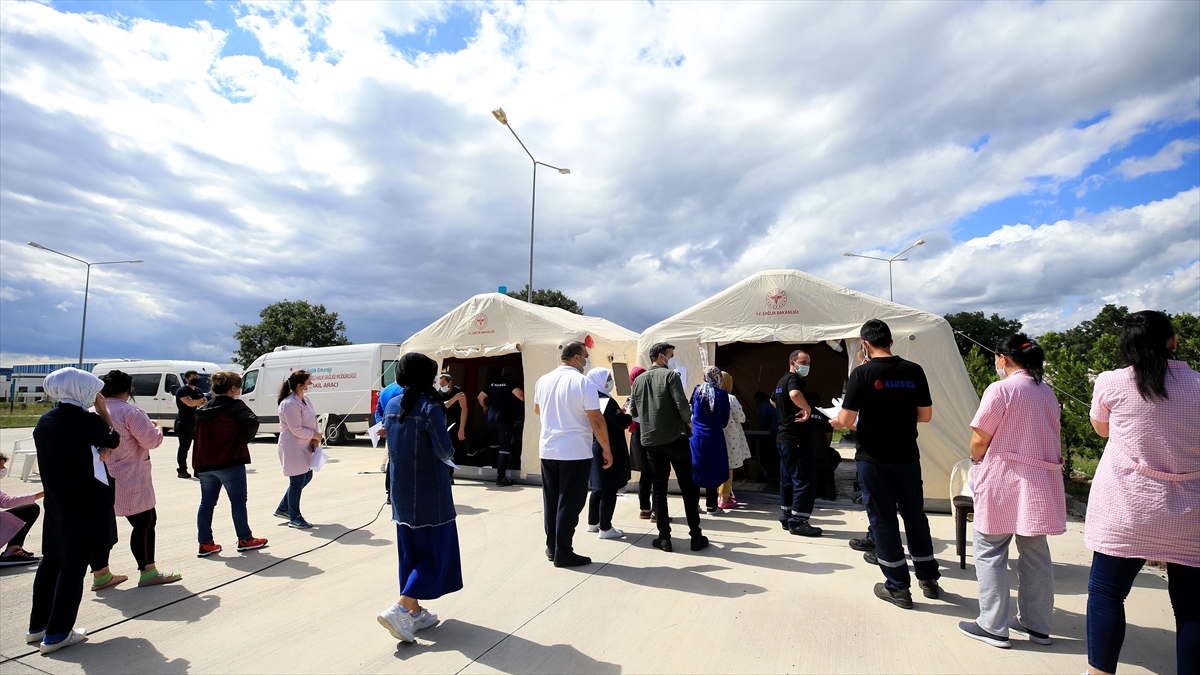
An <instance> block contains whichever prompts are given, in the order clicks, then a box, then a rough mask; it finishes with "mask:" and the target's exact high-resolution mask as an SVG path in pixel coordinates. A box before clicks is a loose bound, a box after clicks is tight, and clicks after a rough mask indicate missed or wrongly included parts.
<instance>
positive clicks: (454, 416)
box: [442, 385, 491, 429]
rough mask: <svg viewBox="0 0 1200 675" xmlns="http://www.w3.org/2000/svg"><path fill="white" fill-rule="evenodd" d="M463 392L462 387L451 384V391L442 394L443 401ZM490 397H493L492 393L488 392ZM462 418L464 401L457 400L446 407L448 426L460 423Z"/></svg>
mask: <svg viewBox="0 0 1200 675" xmlns="http://www.w3.org/2000/svg"><path fill="white" fill-rule="evenodd" d="M461 393H462V387H455V386H454V385H450V391H448V392H446V393H444V394H442V401H443V402H445V401H449V400H450V399H452V398H454V397H455V396H458V395H459V394H461ZM488 399H489V400H490V399H491V394H488ZM461 418H462V403H460V402H458V401H455V402H454V405H452V406H450V407H449V408H446V428H447V429H449V428H450V427H452V426H454V425H455V424H458V422H459V420H460V419H461Z"/></svg>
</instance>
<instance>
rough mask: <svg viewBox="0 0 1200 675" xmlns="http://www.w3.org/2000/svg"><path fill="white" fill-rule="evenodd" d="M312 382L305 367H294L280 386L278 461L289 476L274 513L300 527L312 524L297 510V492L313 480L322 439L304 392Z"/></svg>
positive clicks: (314, 414) (310, 404) (314, 411)
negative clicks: (313, 461)
mask: <svg viewBox="0 0 1200 675" xmlns="http://www.w3.org/2000/svg"><path fill="white" fill-rule="evenodd" d="M311 383H312V377H311V376H310V375H309V374H308V371H306V370H297V371H295V372H293V373H292V374H291V375H289V376H288V379H286V380H284V381H283V386H282V387H280V389H279V464H280V465H281V466H283V475H285V476H287V477H288V489H287V492H284V493H283V499H281V500H280V501H279V507H278V508H276V509H275V517H276V518H283V519H284V520H286V521H288V525H290V526H292V527H295V528H298V529H301V530H307V529H308V528H310V527H312V525H310V524H309V523H308V521H307V520H305V519H304V516H303V515H301V514H300V495H301V493H302V492H303V490H304V486H306V485H308V484H309V482H311V481H312V477H313V472H312V460H313V453H314V451H315V450H316V449H317V445H318V444H320V442H321V432H320V431H319V430H318V429H317V411H316V410H314V409H313V404H312V401H310V400H308V397H307V396H305V395H304V394H305V393H306V392H308V386H309V385H310V384H311Z"/></svg>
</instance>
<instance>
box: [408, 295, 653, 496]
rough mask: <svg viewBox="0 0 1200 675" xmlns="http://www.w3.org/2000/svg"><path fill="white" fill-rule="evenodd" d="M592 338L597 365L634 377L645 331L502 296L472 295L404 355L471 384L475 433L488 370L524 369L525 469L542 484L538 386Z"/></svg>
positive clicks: (416, 339) (468, 389)
mask: <svg viewBox="0 0 1200 675" xmlns="http://www.w3.org/2000/svg"><path fill="white" fill-rule="evenodd" d="M589 339H590V341H591V346H590V347H589V350H588V351H589V352H590V358H591V361H592V366H593V367H605V368H613V367H614V365H616V369H615V370H616V371H617V372H623V373H626V375H625V377H626V378H628V374H627V373H628V368H629V367H631V366H632V362H633V359H634V356H635V350H636V349H637V339H638V335H637V333H635V332H633V331H631V330H629V329H627V328H623V327H621V326H618V325H617V324H615V323H613V322H611V321H607V320H605V319H601V318H598V317H592V316H581V315H579V314H572V313H571V312H568V311H566V310H564V309H559V308H557V307H542V306H540V305H531V304H529V303H527V302H525V301H523V300H514V299H512V298H510V297H508V296H507V295H503V294H500V293H482V294H480V295H476V296H474V297H472V298H471V299H469V300H467V301H466V302H464V303H463V304H461V305H459V306H458V307H456V308H454V309H453V310H451V311H450V312H449V313H447V314H446V315H445V316H443V317H442V318H440V319H438V320H437V321H434V322H433V323H431V324H429V326H427V327H425V328H424V329H422V330H421V331H419V332H418V333H416V334H415V335H413V336H412V337H410V338H409V339H407V340H405V341H404V343H403V344H401V346H400V353H401V354H402V355H403V354H407V353H409V352H420V353H422V354H425V355H427V356H429V357H431V358H433V359H435V360H437V361H438V363H439V365H442V366H444V368H443V369H444V370H446V369H448V370H449V371H450V372H451V373H453V374H455V384H456V385H458V386H462V387H464V389H465V390H466V392H467V396H468V398H469V399H470V404H471V418H472V419H471V420H469V422H468V426H470V427H475V428H478V425H480V424H482V415H481V414H480V412H481V411H480V410H479V407H478V405H477V404H476V402H475V394H476V393H477V392H478V390H479V386H478V385H479V384H482V381H483V379H484V378H483V373H481V367H492V368H501V367H504V368H511V369H512V370H514V371H518V372H519V373H520V377H518V381H519V382H521V384H522V389H523V390H524V392H525V424H524V428H523V432H522V435H521V466H520V467H519V471H520V475H521V476H523V477H525V478H531V479H534V480H539V479H540V476H541V464H540V462H539V460H538V452H537V447H538V436H539V435H540V433H541V427H540V426H539V424H538V417H537V415H535V414H534V413H533V386H534V383H535V382H536V381H537V379H538V378H539V377H541V376H542V375H545V374H546V373H548V372H550V371H551V370H554V369H555V368H557V367H558V366H559V365H560V363H561V361H560V360H559V352H560V351H561V350H562V347H563V346H564V345H566V344H567V343H568V342H571V341H574V340H579V341H588V340H589ZM456 371H457V372H456ZM616 379H618V380H619V379H620V377H617V378H616ZM627 382H628V379H626V383H627ZM623 389H624V388H623ZM513 468H514V469H516V468H518V467H513ZM535 477H536V478H535Z"/></svg>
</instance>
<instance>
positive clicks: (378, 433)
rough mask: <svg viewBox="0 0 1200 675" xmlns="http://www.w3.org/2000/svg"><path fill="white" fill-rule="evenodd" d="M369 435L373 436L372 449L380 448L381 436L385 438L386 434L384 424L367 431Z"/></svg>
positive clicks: (381, 423)
mask: <svg viewBox="0 0 1200 675" xmlns="http://www.w3.org/2000/svg"><path fill="white" fill-rule="evenodd" d="M367 433H368V434H370V436H371V447H372V448H378V447H379V438H380V437H381V436H383V435H384V433H385V432H384V430H383V422H380V423H379V424H376V425H375V426H373V427H371V428H370V429H367Z"/></svg>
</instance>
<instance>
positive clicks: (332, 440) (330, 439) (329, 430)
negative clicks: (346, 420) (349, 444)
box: [325, 415, 346, 445]
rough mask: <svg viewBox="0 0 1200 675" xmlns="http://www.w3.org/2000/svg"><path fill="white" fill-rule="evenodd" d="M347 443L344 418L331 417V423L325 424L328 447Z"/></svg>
mask: <svg viewBox="0 0 1200 675" xmlns="http://www.w3.org/2000/svg"><path fill="white" fill-rule="evenodd" d="M345 442H346V425H344V424H342V418H340V417H338V416H336V415H330V416H329V421H328V422H326V423H325V443H326V444H327V445H342V444H343V443H345Z"/></svg>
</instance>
